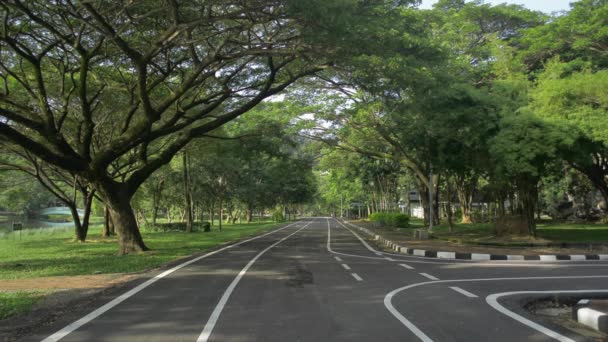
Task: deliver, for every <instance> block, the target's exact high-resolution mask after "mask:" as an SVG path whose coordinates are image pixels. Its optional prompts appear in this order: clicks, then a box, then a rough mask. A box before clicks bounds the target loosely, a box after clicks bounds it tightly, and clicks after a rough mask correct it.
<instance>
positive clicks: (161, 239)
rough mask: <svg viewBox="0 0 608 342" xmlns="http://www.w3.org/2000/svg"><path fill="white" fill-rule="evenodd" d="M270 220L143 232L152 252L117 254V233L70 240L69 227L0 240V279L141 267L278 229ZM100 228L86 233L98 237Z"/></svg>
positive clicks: (126, 269)
mask: <svg viewBox="0 0 608 342" xmlns="http://www.w3.org/2000/svg"><path fill="white" fill-rule="evenodd" d="M277 227H278V225H277V224H276V223H272V222H268V221H265V222H260V223H257V222H256V223H250V224H234V225H232V224H226V225H225V227H224V230H223V231H222V232H219V231H217V230H213V231H211V232H209V233H202V232H196V233H193V234H187V233H184V232H176V231H171V232H144V233H143V234H144V237H145V238H146V239H147V240H148V241H149V242H150V245H151V247H153V248H154V249H155V250H156V251H155V253H140V254H132V255H128V256H119V255H117V254H116V237H110V238H94V239H93V238H91V239H89V241H88V242H87V243H75V242H73V239H72V235H71V234H70V232H69V231H64V232H56V233H53V234H49V233H46V234H44V233H41V234H36V235H31V236H30V235H24V236H23V238H22V239H0V260H2V261H1V262H0V279H18V278H35V277H47V276H66V275H70V276H71V275H87V274H96V273H104V274H105V273H122V272H141V271H145V270H148V269H151V268H154V267H158V266H160V265H163V264H165V263H167V262H170V261H173V260H175V259H179V258H183V257H187V256H189V255H191V254H193V253H201V252H204V251H206V250H209V249H212V248H215V247H217V246H219V245H222V244H225V243H228V242H232V241H235V240H239V239H242V238H244V237H248V236H252V235H256V234H260V233H261V232H266V231H270V230H272V229H275V228H277ZM100 229H101V228H99V227H94V228H92V229H91V235H95V236H99V233H100Z"/></svg>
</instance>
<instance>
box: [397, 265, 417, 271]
mask: <svg viewBox="0 0 608 342" xmlns="http://www.w3.org/2000/svg"><path fill="white" fill-rule="evenodd" d="M399 266H401V267H404V268H407V269H408V270H413V269H414V268H413V267H412V266H410V265H408V264H399Z"/></svg>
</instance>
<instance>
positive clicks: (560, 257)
mask: <svg viewBox="0 0 608 342" xmlns="http://www.w3.org/2000/svg"><path fill="white" fill-rule="evenodd" d="M343 222H344V223H346V224H347V225H349V226H351V227H353V228H355V229H357V230H358V231H360V232H362V233H364V234H365V235H367V236H368V237H371V238H372V240H374V241H378V242H379V243H380V244H382V245H384V246H386V247H388V248H390V249H392V250H393V251H395V252H397V253H400V254H407V255H413V256H419V257H426V258H435V259H449V260H479V261H482V260H502V261H598V260H608V254H555V255H546V254H545V255H504V254H485V253H459V252H449V251H435V250H424V249H415V248H408V247H407V246H401V245H398V244H396V243H394V242H393V241H390V240H388V239H385V238H384V237H382V236H381V235H378V234H376V233H374V232H372V231H371V230H369V229H367V228H363V227H360V226H357V225H355V224H352V223H350V222H347V221H343Z"/></svg>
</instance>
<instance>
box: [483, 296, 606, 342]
mask: <svg viewBox="0 0 608 342" xmlns="http://www.w3.org/2000/svg"><path fill="white" fill-rule="evenodd" d="M588 292H608V290H558V291H514V292H503V293H495V294H492V295H489V296H487V297H486V302H487V303H488V304H489V305H490V306H491V307H493V308H494V309H496V310H497V311H499V312H500V313H502V314H504V315H507V316H509V317H511V318H513V319H514V320H516V321H518V322H520V323H522V324H524V325H527V326H528V327H530V328H532V329H534V330H536V331H538V332H541V333H543V334H545V335H547V336H549V337H552V338H554V339H556V340H558V341H560V342H575V340H573V339H571V338H569V337H567V336H564V335H561V334H560V333H558V332H555V331H553V330H550V329H548V328H545V327H543V326H542V325H540V324H538V323H535V322H532V321H531V320H529V319H527V318H524V317H523V316H520V315H518V314H516V313H515V312H513V311H511V310H509V309H507V308H505V307H504V306H502V305H500V303H498V298H500V297H505V296H512V295H517V294H544V293H588Z"/></svg>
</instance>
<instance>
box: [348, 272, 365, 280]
mask: <svg viewBox="0 0 608 342" xmlns="http://www.w3.org/2000/svg"><path fill="white" fill-rule="evenodd" d="M350 275H352V276H353V278H355V279H356V280H357V281H363V278H361V277H359V275H358V274H357V273H351V274H350Z"/></svg>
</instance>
